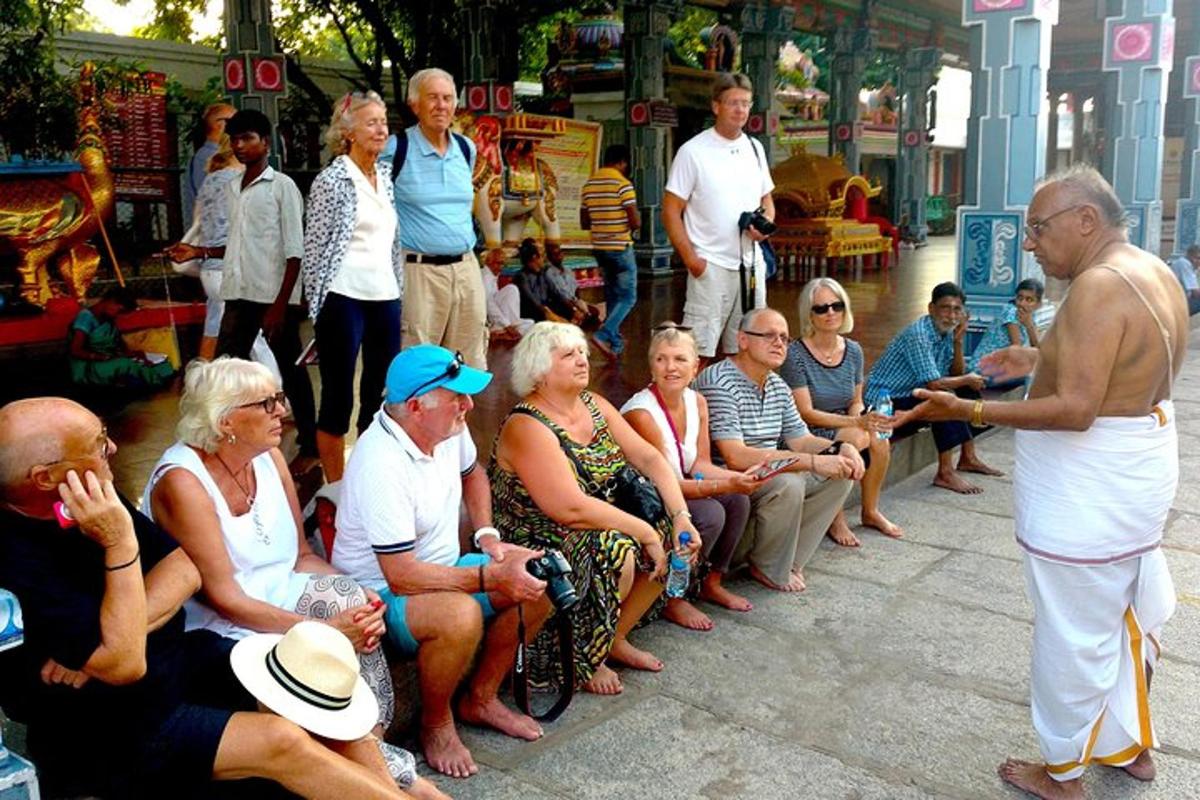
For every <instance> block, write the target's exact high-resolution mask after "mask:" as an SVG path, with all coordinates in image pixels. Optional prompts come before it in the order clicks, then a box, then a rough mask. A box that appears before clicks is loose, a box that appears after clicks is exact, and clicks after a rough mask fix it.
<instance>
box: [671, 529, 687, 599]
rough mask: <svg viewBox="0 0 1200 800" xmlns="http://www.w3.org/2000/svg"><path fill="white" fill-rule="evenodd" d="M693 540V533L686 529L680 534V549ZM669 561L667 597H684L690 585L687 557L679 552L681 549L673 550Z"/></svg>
mask: <svg viewBox="0 0 1200 800" xmlns="http://www.w3.org/2000/svg"><path fill="white" fill-rule="evenodd" d="M691 540H692V535H691V534H690V533H688V532H686V531H685V532H683V533H681V534H679V549H680V550H683V549H685V548H686V547H687V545H688V542H690V541H691ZM667 561H668V563H669V564H670V569H669V570H668V572H667V597H683V596H684V595H685V594H687V587H688V577H689V576H688V572H689V567H688V562H687V559H685V558H684V557H683V556H681V555H680V554H679V550H672V551H671V555H670V557H669V558H668V559H667Z"/></svg>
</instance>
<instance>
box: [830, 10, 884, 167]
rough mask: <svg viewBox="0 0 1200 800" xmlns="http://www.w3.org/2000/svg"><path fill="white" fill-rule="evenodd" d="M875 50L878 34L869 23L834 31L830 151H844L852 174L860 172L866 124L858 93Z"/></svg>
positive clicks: (845, 26) (831, 152)
mask: <svg viewBox="0 0 1200 800" xmlns="http://www.w3.org/2000/svg"><path fill="white" fill-rule="evenodd" d="M874 50H875V33H874V31H872V30H871V29H870V28H869V27H867V25H865V24H863V25H861V26H858V27H855V26H852V25H842V26H841V27H838V28H836V29H834V31H833V61H832V63H831V65H830V89H832V90H833V91H832V92H831V94H832V97H831V109H832V113H830V115H829V146H830V151H829V154H830V155H833V154H834V153H841V154H842V159H843V160H844V161H845V163H846V169H848V170H850V174H851V175H857V174H858V173H859V167H860V164H859V161H860V157H861V155H862V152H861V151H862V145H861V143H860V140H861V138H862V127H863V126H862V124H861V123H860V122H859V121H858V92H859V90H860V89H862V77H863V72H864V71H865V70H866V68H867V59H868V58H870V56H871V53H872V52H874Z"/></svg>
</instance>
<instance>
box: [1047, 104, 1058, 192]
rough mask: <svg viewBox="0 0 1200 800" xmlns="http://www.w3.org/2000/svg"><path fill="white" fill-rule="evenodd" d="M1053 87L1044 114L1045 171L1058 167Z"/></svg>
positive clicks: (1056, 107)
mask: <svg viewBox="0 0 1200 800" xmlns="http://www.w3.org/2000/svg"><path fill="white" fill-rule="evenodd" d="M1060 95H1061V93H1059V92H1056V91H1055V90H1054V87H1051V88H1050V91H1049V99H1050V106H1049V114H1047V116H1046V172H1054V171H1055V170H1056V169H1058V98H1059V97H1060Z"/></svg>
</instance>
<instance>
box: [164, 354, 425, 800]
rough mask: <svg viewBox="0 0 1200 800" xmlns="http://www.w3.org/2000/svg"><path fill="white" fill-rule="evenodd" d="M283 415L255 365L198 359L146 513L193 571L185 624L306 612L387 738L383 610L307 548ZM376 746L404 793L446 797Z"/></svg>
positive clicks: (235, 632) (401, 757)
mask: <svg viewBox="0 0 1200 800" xmlns="http://www.w3.org/2000/svg"><path fill="white" fill-rule="evenodd" d="M286 411H287V400H286V398H285V397H284V395H283V393H282V392H280V391H279V386H278V384H277V383H276V382H275V379H274V377H273V376H272V375H271V373H270V371H269V370H267V368H266V367H263V366H262V365H261V364H256V363H254V362H251V361H243V360H241V359H235V358H219V359H217V360H216V361H213V362H207V361H203V360H198V361H193V362H192V363H191V365H190V366H189V367H188V370H187V376H186V379H185V384H184V391H183V397H182V398H181V400H180V420H179V424H178V427H177V428H176V434H177V436H178V438H179V440H178V441H177V442H176V443H175V444H173V445H172V446H171V447H170V448H168V449H167V451H166V452H165V453H164V454H163V456H162V458H161V459H159V462H158V464H157V465H155V468H154V470H153V472H152V473H151V476H150V480H149V482H148V483H147V486H146V490H145V493H144V494H143V496H142V509H143V511H144V512H145V513H146V514H147V515H148V516H150V517H151V519H153V520H154V521H155V522H157V523H158V524H159V525H160V526H161V527H162V528H163V529H164V530H165V531H167V532H168V533H170V534H171V535H172V536H174V537H175V539H176V540H177V541H178V542H179V545H180V547H182V548H183V549H184V551H185V552H186V553H187V554H188V557H189V558H191V559H192V561H193V562H194V563H195V564H196V568H197V569H198V570H199V571H200V578H201V581H202V588H201V592H202V594H200V595H197V596H196V597H193V598H192V599H191V600H189V601H188V602H187V605H186V610H187V627H188V629H189V630H191V629H196V628H203V629H207V630H212V631H214V632H216V633H218V634H220V635H222V636H227V637H229V638H233V639H241V638H244V637H246V636H248V635H249V634H251V633H253V632H262V633H284V632H286V631H287V630H288V629H290V628H291V627H292V626H293V625H295V624H296V623H297V622H299V621H301V620H303V619H317V620H320V621H322V622H325V623H326V624H328V625H331V626H332V627H334V628H336V629H338V630H339V631H341V632H342V633H343V634H345V635H346V637H347V638H349V639H350V641H351V643H353V645H354V647H355V649H356V650H357V651H358V653H359V660H360V662H361V664H362V675H363V678H364V680H366V682H367V685H368V686H370V687H371V690H372V692H374V694H375V696H376V699H378V701H379V714H380V716H379V724H378V726H377V727H376V729H375V734H376V735H377V736H382V735H383V733H384V732H385V731H386V730H387V726H388V725H389V724H391V721H392V716H393V714H394V711H395V694H394V691H393V688H392V680H391V674H390V673H389V672H388V667H387V662H386V661H385V659H384V655H383V650H382V649H381V648H380V639H381V637H382V636H383V633H384V622H383V606H382V604H379V605H378V606H376V605H374V604H375V603H376V602H377V601H378V600H379V598H378V596H377V595H375V593H374V592H370V591H368V590H364V589H363V588H362V587H360V586H359V585H358V584H357V583H355V582H354V581H352V580H351V579H349V578H347V577H346V576H344V575H339V574H337V573H336V572H335V570H334V569H333V567H331V566H330V565H329V563H328V562H326V561H325V560H324V559H322V558H321V557H320V556H318V555H317V554H316V553H314V552H313V551H312V549H311V548H310V547H309V546H308V542H307V540H306V539H305V537H304V533H303V529H302V526H301V524H300V507H299V502H298V500H297V498H296V488H295V486H294V484H293V483H292V479H291V475H290V474H289V472H288V469H287V462H286V461H285V460H284V458H283V454H282V453H280V451H279V444H280V439H281V435H282V430H283V422H282V420H283V415H284V414H285V413H286ZM381 746H382V749H383V753H384V757H385V759H386V760H387V762H388V768H389V771H390V772H391V774H392V777H393V778H395V779H396V781H397V783H398V784H400V785H401V787H402V788H407V787H412V788H411V789H410V791H414V792H415V793H416V794H418V795H419V796H424V797H441V796H443V795H441V794H440V793H439V792H438V791H437V789H436V788H435V787H434V786H433V784H431V783H428V782H424V783H420V782H418V783H416V784H414V780H418V779H416V772H415V763H414V762H413V759H412V756H411V754H409V753H407V752H406V751H404V750H400V749H399V748H395V747H392V746H391V745H383V743H382V742H381ZM430 792H432V793H430Z"/></svg>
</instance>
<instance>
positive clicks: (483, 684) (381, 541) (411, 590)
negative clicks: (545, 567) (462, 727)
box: [332, 344, 550, 778]
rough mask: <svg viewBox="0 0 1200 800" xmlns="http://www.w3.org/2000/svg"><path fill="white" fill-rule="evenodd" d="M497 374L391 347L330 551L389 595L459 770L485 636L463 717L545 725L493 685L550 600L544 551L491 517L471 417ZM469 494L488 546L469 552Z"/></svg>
mask: <svg viewBox="0 0 1200 800" xmlns="http://www.w3.org/2000/svg"><path fill="white" fill-rule="evenodd" d="M491 379H492V376H491V374H490V373H488V372H484V371H482V370H478V369H474V368H472V367H469V366H467V365H466V364H465V363H464V362H463V357H462V354H461V353H452V352H450V351H449V350H447V349H445V348H443V347H438V346H437V345H432V344H419V345H416V346H414V347H410V348H408V349H407V350H404V351H403V352H401V353H400V354H399V355H397V356H396V357H395V359H393V360H392V363H391V366H390V367H389V368H388V373H387V382H386V385H387V392H386V396H385V400H384V405H383V408H382V409H380V411H379V413H378V414H376V416H375V420H374V421H373V422H372V423H371V425H370V427H368V428H367V430H366V431H364V432H363V435H362V436H360V437H359V439H358V444H357V445H356V446H355V448H354V452H353V453H352V454H351V456H350V463H349V464H347V465H346V474H345V476H344V477H343V479H342V490H341V503H340V505H339V506H338V512H337V536H336V538H335V540H334V544H333V558H332V561H333V563H334V565H335V566H336V567H337V568H338V569H339V570H341V571H342V572H344V573H346V574H348V575H352V576H353V577H354V578H355V580H357V581H358V582H359V583H361V584H362V585H364V586H368V587H370V588H372V589H374V590H376V591H377V592H379V596H380V598H381V599H382V600H383V601H384V603H386V604H387V613H386V615H385V617H384V619H385V621H386V624H387V635H388V638H389V639H390V640H391V643H392V644H393V645H394V646H395V647H396V649H398V650H400V651H401V652H403V653H405V654H406V655H409V656H412V655H415V656H416V658H417V672H418V675H419V681H420V691H421V747H422V748H423V749H424V751H425V760H426V761H428V762H429V765H430V766H431V767H433V768H434V769H436V770H438V771H439V772H442V773H444V774H446V775H449V776H451V777H454V778H465V777H468V776H470V775H473V774H475V773H476V772H477V771H478V767H477V766H476V765H475V761H474V759H472V758H471V753H470V751H469V750H467V748H466V746H465V745H464V744H463V743H462V740H461V739H460V738H459V736H458V731H457V730H456V729H455V727H454V715H453V713H452V711H451V708H450V699H451V697H452V696H453V694H454V692H455V690H456V689H457V688H458V685H459V683H460V682H461V681H462V679H463V677H464V675H465V674H466V671H467V668H468V667H469V666H470V664H471V659H472V658H473V657H474V655H475V651H476V650H477V649H478V647H479V643H480V640H482V641H483V653H482V655H481V656H480V659H479V667H478V668H477V669H476V670H475V674H474V676H473V677H472V678H471V680H470V682H469V685H468V687H467V689H466V691H465V692H464V693H463V696H462V699H461V700H460V701H459V703H458V716H459V718H460V719H461V720H464V721H466V722H469V723H472V724H475V725H487V726H489V727H492V728H495V729H497V730H499V731H501V732H503V733H507V734H508V735H510V736H514V737H517V738H521V739H530V740H533V739H537V738H539V737H541V735H542V729H541V727H540V726H539V725H538V724H537V722H536V721H534V720H533V719H531V718H530V717H528V716H526V715H524V714H520V713H517V712H514V711H513V710H511V709H509V708H507V707H506V706H505V705H504V704H503V703H501V702H500V699H499V698H498V697H497V691H498V689H499V687H500V682H501V680H503V678H504V676H505V675H506V674H507V673H508V671H509V670H510V669H511V668H512V665H513V656H514V654H515V652H516V646H517V608H518V605H520V606H521V607H523V609H524V617H525V625H526V627H527V628H529V629H530V633H529V636H531V637H532V636H533V635H534V633H535V632H536V631H537V630H538V628H539V627H540V626H541V624H542V622H544V621H545V619H546V617H547V616H549V613H550V603H549V601H548V600H547V599H546V596H545V591H544V590H545V586H546V584H545V583H544V582H543V581H540V580H537V579H536V578H534V577H533V576H532V575H530V574H529V572H528V571H527V569H526V566H525V565H526V562H528V561H529V559H530V558H533V557H535V556H538V555H540V553H538V552H537V551H534V550H528V549H526V548H523V547H517V546H516V545H513V544H507V543H504V542H501V541H500V532H499V531H498V530H496V529H495V528H494V527H492V492H491V486H490V484H489V483H488V479H487V474H486V473H485V472H484V470H482V469H479V468H477V465H476V462H475V459H476V452H475V444H474V442H473V441H472V440H471V434H470V432H469V431H468V430H467V422H466V415H467V412H468V411H470V410H471V408H472V407H474V402H473V401H472V400H471V396H472V395H474V394H477V393H478V392H481V391H483V389H484V387H486V386H487V385H488V383H489V382H490V381H491ZM464 501H465V503H466V506H467V513H468V514H469V515H470V518H471V523H472V525H473V526H474V528H475V537H474V538H475V544H476V546H478V547H479V549H481V550H482V551H483V554H477V553H468V554H466V555H463V554H462V551H461V546H460V544H459V538H458V513H459V504H460V502H464ZM485 625H486V626H487V630H486V632H485V630H484V627H485Z"/></svg>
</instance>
